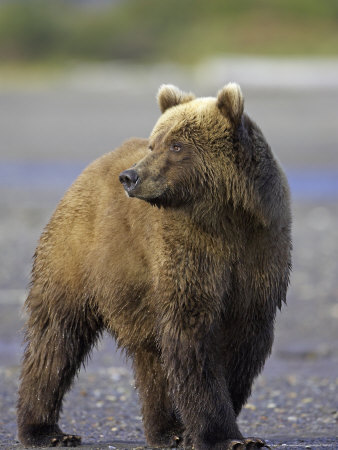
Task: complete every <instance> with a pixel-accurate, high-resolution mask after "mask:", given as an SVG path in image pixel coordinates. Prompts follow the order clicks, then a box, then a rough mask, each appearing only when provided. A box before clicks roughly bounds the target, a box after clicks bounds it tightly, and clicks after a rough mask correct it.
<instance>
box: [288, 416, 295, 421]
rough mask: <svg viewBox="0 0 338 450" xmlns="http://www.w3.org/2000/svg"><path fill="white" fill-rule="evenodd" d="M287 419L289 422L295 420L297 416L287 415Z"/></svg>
mask: <svg viewBox="0 0 338 450" xmlns="http://www.w3.org/2000/svg"><path fill="white" fill-rule="evenodd" d="M288 421H289V422H297V417H296V416H289V417H288Z"/></svg>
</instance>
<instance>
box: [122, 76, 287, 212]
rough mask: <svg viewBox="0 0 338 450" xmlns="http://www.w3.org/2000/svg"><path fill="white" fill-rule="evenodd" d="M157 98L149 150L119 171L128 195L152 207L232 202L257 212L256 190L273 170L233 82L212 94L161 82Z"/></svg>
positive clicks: (206, 206) (275, 170) (209, 207)
mask: <svg viewBox="0 0 338 450" xmlns="http://www.w3.org/2000/svg"><path fill="white" fill-rule="evenodd" d="M158 103H159V106H160V109H161V112H162V115H161V116H160V118H159V120H158V121H157V123H156V124H155V127H154V129H153V131H152V133H151V135H150V137H149V154H148V155H146V156H145V157H144V158H143V159H142V160H141V161H139V162H138V163H136V164H135V165H134V166H133V167H132V168H130V169H127V170H125V171H124V172H122V173H121V174H120V181H121V183H122V184H123V185H124V188H125V190H126V192H127V193H128V195H129V196H130V197H137V198H139V199H142V200H145V201H147V202H149V203H150V204H152V205H156V206H158V207H175V208H182V207H183V208H186V209H187V208H195V207H198V208H199V210H200V211H202V209H203V208H202V207H201V205H203V206H204V209H205V210H208V211H209V212H211V210H212V207H215V208H218V210H219V208H221V207H222V206H224V205H226V204H229V203H231V204H232V205H233V206H234V207H236V206H238V205H241V206H243V207H244V208H248V209H251V210H252V209H254V210H256V211H255V212H256V213H257V212H258V213H259V210H260V209H261V206H262V205H261V203H262V201H261V200H262V199H261V198H260V196H261V192H260V190H262V188H263V187H264V186H265V188H268V189H269V186H267V185H266V183H267V182H268V180H269V179H270V180H273V179H274V174H276V173H277V174H278V173H279V171H278V168H277V167H276V162H275V160H274V158H273V156H272V154H271V151H270V149H269V146H268V144H267V143H266V141H265V139H264V137H263V135H262V133H261V131H260V129H259V128H258V127H257V126H256V125H255V124H254V123H253V122H252V121H251V120H250V119H249V117H248V116H247V115H246V114H244V113H243V110H244V99H243V95H242V92H241V89H240V87H239V86H238V84H236V83H229V84H227V85H226V86H224V87H223V88H222V89H221V90H220V91H219V92H218V95H217V97H216V98H213V97H206V98H195V96H194V95H193V94H191V93H185V92H182V91H181V90H179V89H178V88H177V87H175V86H172V85H163V86H161V88H160V89H159V92H158ZM273 184H274V185H275V184H276V183H275V182H274V181H273ZM277 184H278V181H277ZM271 189H274V190H276V187H275V186H272V185H271Z"/></svg>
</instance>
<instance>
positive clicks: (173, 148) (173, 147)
mask: <svg viewBox="0 0 338 450" xmlns="http://www.w3.org/2000/svg"><path fill="white" fill-rule="evenodd" d="M181 149H182V146H181V144H171V146H170V150H171V151H172V152H176V153H177V152H180V151H181Z"/></svg>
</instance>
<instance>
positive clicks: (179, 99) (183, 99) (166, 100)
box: [157, 84, 195, 113]
mask: <svg viewBox="0 0 338 450" xmlns="http://www.w3.org/2000/svg"><path fill="white" fill-rule="evenodd" d="M194 98H195V96H194V94H191V93H186V92H183V91H181V90H180V89H178V88H177V87H176V86H173V85H172V84H162V86H161V87H160V89H159V90H158V93H157V101H158V104H159V107H160V110H161V112H162V113H164V111H166V110H167V109H168V108H171V107H173V106H176V105H179V104H180V103H187V102H190V101H191V100H194Z"/></svg>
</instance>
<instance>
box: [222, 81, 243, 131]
mask: <svg viewBox="0 0 338 450" xmlns="http://www.w3.org/2000/svg"><path fill="white" fill-rule="evenodd" d="M217 107H218V109H219V110H220V111H221V113H222V114H223V116H225V117H227V118H228V119H230V120H231V122H232V123H233V125H234V126H237V125H238V124H239V123H240V120H241V117H242V114H243V111H244V98H243V94H242V91H241V88H240V87H239V85H238V84H237V83H228V84H227V85H226V86H224V88H223V89H221V90H220V91H219V92H218V95H217Z"/></svg>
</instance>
